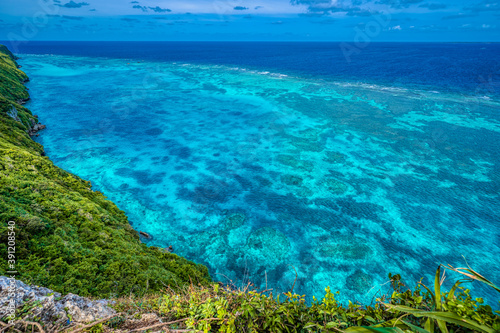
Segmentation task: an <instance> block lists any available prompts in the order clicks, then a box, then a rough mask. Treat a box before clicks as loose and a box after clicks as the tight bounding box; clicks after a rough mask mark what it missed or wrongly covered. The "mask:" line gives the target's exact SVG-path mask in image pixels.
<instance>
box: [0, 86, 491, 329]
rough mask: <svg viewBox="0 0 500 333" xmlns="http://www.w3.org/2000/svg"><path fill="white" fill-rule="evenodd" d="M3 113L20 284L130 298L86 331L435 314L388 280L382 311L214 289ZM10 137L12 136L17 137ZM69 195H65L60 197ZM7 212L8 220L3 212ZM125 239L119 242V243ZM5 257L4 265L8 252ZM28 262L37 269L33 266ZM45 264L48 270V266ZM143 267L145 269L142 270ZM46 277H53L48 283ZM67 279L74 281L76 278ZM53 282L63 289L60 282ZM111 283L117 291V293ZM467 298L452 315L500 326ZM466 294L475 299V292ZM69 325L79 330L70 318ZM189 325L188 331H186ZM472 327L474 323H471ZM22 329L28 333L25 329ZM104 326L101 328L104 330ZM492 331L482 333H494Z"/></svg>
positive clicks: (25, 117) (308, 325)
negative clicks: (148, 241)
mask: <svg viewBox="0 0 500 333" xmlns="http://www.w3.org/2000/svg"><path fill="white" fill-rule="evenodd" d="M20 84H22V83H20ZM0 107H1V110H2V111H4V112H1V113H0V115H1V118H0V126H1V129H2V131H1V132H0V133H1V134H0V150H2V153H3V154H1V155H0V172H1V173H2V175H3V176H5V177H2V179H0V184H1V185H2V187H1V188H2V192H0V208H1V210H0V211H2V213H1V214H2V215H0V216H1V217H2V220H4V219H5V221H8V220H15V222H16V223H15V224H16V237H18V238H17V239H18V240H19V245H20V246H19V249H20V253H19V260H18V261H17V264H18V267H19V272H20V274H24V275H22V276H21V278H22V280H24V281H28V282H29V283H38V284H40V285H43V286H50V288H52V289H54V291H56V292H57V290H62V292H63V293H68V292H77V293H79V294H82V293H83V295H92V296H98V297H106V298H116V297H117V296H120V295H122V296H128V297H126V298H121V299H118V300H117V301H116V303H115V304H113V308H115V309H116V311H121V312H120V313H118V314H115V315H111V316H113V318H111V317H107V318H104V319H101V320H97V321H94V323H92V324H89V325H90V326H88V328H91V327H92V326H94V325H101V324H102V325H104V324H105V323H106V326H105V327H106V328H105V329H104V330H105V331H107V332H109V331H113V332H121V328H120V329H118V328H117V327H119V326H120V325H122V326H123V322H126V324H125V325H129V326H127V328H126V330H125V331H130V330H134V329H136V328H137V326H138V325H139V324H140V323H141V322H142V323H149V324H151V325H149V326H148V327H149V328H158V329H161V327H163V326H166V325H168V324H174V325H175V326H174V327H173V328H174V329H177V328H181V329H184V328H188V329H191V330H204V331H207V332H208V331H212V332H216V331H222V330H225V331H227V332H241V331H243V330H246V329H248V328H253V329H255V330H256V331H259V332H268V331H271V332H278V331H285V330H287V331H293V332H305V331H311V332H323V331H325V332H326V331H339V330H340V329H342V330H343V329H345V328H346V327H351V326H359V325H364V326H371V325H378V327H377V331H380V332H394V329H393V330H391V328H387V329H386V330H384V329H383V328H381V327H383V325H384V324H387V325H389V324H390V325H393V324H394V321H395V320H398V318H400V317H401V316H402V315H403V313H404V311H402V310H401V309H399V310H398V309H395V310H394V309H393V310H389V309H391V306H394V308H396V306H395V305H401V304H403V305H405V306H414V307H416V308H418V309H419V310H420V312H421V313H419V315H421V316H423V317H424V318H425V313H424V312H425V311H426V310H429V309H431V308H436V305H435V304H434V303H433V302H436V301H435V297H430V295H431V294H432V293H431V294H428V293H426V292H422V291H421V289H420V287H417V288H416V289H415V290H414V291H412V290H410V289H408V287H406V285H404V284H402V282H400V279H401V277H400V276H399V275H394V276H391V275H389V279H390V281H391V285H392V287H393V288H394V293H393V294H392V296H387V298H386V296H382V297H381V299H378V300H377V303H376V305H374V306H363V305H357V304H352V303H351V302H350V303H349V305H348V306H342V304H340V303H338V302H337V301H336V300H335V295H334V293H332V292H331V291H330V289H329V288H328V289H327V290H326V294H325V297H324V298H323V299H322V300H318V301H315V302H314V303H313V304H312V305H308V304H307V303H306V302H305V300H304V296H301V295H297V294H294V293H293V287H292V290H291V291H290V292H288V293H284V296H285V298H284V300H282V301H281V302H280V301H279V300H278V301H276V298H275V297H276V294H274V295H273V294H272V291H271V292H269V290H267V291H260V292H259V291H254V290H251V289H249V288H245V289H244V290H230V289H228V288H225V287H224V286H222V287H221V286H220V285H219V284H210V283H209V281H210V277H209V276H208V270H206V267H205V268H203V267H204V266H201V265H196V264H193V263H190V262H188V261H187V260H186V259H184V258H180V257H178V256H177V255H174V254H170V253H167V252H166V251H164V250H162V249H159V248H154V247H149V248H148V247H147V246H145V245H144V244H143V243H140V240H139V236H138V235H137V232H136V231H134V230H132V228H131V227H130V224H128V220H127V217H126V216H125V214H124V213H123V212H122V211H121V210H119V209H118V207H116V205H114V204H113V203H112V202H110V201H108V200H106V198H105V197H104V196H103V195H102V194H101V193H100V192H97V191H96V192H94V191H92V190H91V186H90V183H89V182H87V181H84V180H82V179H80V178H79V177H77V176H75V175H72V174H70V173H68V172H66V171H64V170H62V169H60V168H58V167H57V166H54V165H53V163H52V162H51V161H50V160H49V158H48V157H46V156H43V155H44V153H43V146H41V145H39V144H37V143H36V142H34V141H33V140H31V138H29V135H28V132H29V128H31V127H30V125H32V121H31V120H30V119H32V118H34V116H33V115H32V113H31V112H30V111H29V110H28V109H26V108H24V107H22V106H21V105H19V104H18V103H16V102H15V101H12V100H9V99H6V98H0ZM11 107H14V108H15V110H16V112H17V114H18V118H19V120H17V119H16V117H12V116H10V115H9V110H11ZM33 121H35V119H33ZM12 129H13V132H14V133H13V134H12V135H10V132H9V131H10V130H12ZM58 192H60V193H58ZM61 193H62V194H63V195H62V196H60V195H58V194H61ZM5 210H6V211H7V214H5V213H3V211H5ZM21 211H22V214H20V213H19V212H21ZM16 214H17V215H16ZM4 229H5V228H4ZM19 229H20V230H19ZM3 231H5V230H3ZM17 232H19V234H17ZM4 235H5V232H4V233H2V236H3V237H5V236H4ZM118 239H119V240H121V242H117V240H118ZM26 240H27V241H26ZM75 240H76V241H77V242H76V243H77V244H75ZM71 242H73V243H71ZM113 247H118V248H113ZM28 250H29V251H28ZM113 250H117V251H114V252H113ZM21 251H23V252H21ZM38 251H39V252H38ZM1 252H2V260H4V258H5V257H6V256H5V255H3V254H4V252H5V248H2V251H1ZM131 252H132V253H131ZM28 254H29V258H28V259H29V260H26V258H25V257H26V256H27V255H28ZM86 254H91V256H90V258H88V257H85V255H86ZM37 255H38V256H37ZM75 259H76V260H75ZM30 261H34V263H31V262H30ZM65 261H66V262H65ZM45 262H48V264H45V265H44V263H45ZM2 264H5V263H4V262H2ZM135 264H138V265H140V267H139V269H137V267H135ZM106 265H111V266H112V267H111V269H106V268H109V267H105V266H106ZM36 266H41V267H36ZM143 268H146V269H147V270H149V271H147V272H146V273H148V274H149V275H148V274H144V273H145V272H144V271H143ZM35 269H37V270H35ZM96 269H97V271H96ZM44 270H45V271H47V270H48V272H49V273H47V274H45V275H44V273H45V272H44ZM75 270H76V272H75ZM156 270H158V271H156ZM62 273H69V276H67V275H68V274H62ZM75 273H76V274H75ZM168 273H170V274H172V275H176V274H177V275H178V276H177V277H175V276H172V275H170V276H169V278H170V279H167V281H165V274H168ZM190 273H192V274H190ZM439 273H440V271H439V269H438V271H437V274H436V276H437V278H436V281H437V282H440V281H439V276H440V274H439ZM92 274H94V275H92ZM54 276H55V277H56V278H57V279H58V280H54V279H53V278H54ZM193 276H194V279H192V277H193ZM107 279H108V280H107ZM203 279H204V280H203ZM193 280H194V281H193ZM68 281H69V283H68ZM110 281H111V282H112V283H113V282H114V283H115V284H114V285H113V284H111V285H110V284H109V283H108V282H110ZM142 282H145V285H143V284H141V283H142ZM117 284H119V285H117ZM198 284H201V285H202V286H201V287H200V286H199V285H198ZM203 284H204V285H205V286H203ZM294 284H295V282H294ZM438 285H439V283H438V284H436V288H439V287H438ZM135 286H138V287H139V288H134V287H135ZM166 286H168V288H167V287H166ZM22 287H23V288H25V287H24V286H22ZM113 287H115V289H114V290H113ZM118 287H120V288H121V289H119V288H118ZM127 287H129V288H128V289H127ZM92 288H93V289H92ZM175 289H176V290H175ZM78 290H79V291H82V292H78ZM436 290H439V289H436ZM148 292H151V293H159V292H161V294H160V295H159V296H158V295H156V296H154V295H153V296H151V295H147V293H148ZM439 293H440V292H439ZM463 293H464V291H463V290H461V289H458V290H457V294H459V295H460V297H462V298H457V297H455V296H454V295H453V292H451V296H450V294H449V293H444V292H443V294H444V295H445V296H446V297H445V301H444V302H445V303H446V302H448V301H449V302H450V303H446V306H448V309H450V308H451V309H452V310H453V309H454V308H453V306H452V304H456V302H458V303H459V305H462V303H463V304H465V305H466V306H467V309H470V310H471V311H472V315H476V311H477V313H480V315H481V316H484V319H483V318H481V320H482V321H483V322H485V323H487V324H488V325H489V326H492V325H497V324H498V316H496V317H495V315H494V314H493V313H492V310H491V308H489V310H488V308H487V307H484V306H482V305H479V304H480V303H481V302H478V301H476V303H474V302H475V301H473V300H471V299H470V298H467V299H465V301H464V298H463V297H464V294H463ZM49 294H51V293H47V297H49V298H50V297H52V298H54V296H55V295H49ZM436 294H438V291H436ZM388 295H390V294H388ZM465 295H468V292H467V291H466V292H465ZM447 300H448V301H447ZM383 302H387V303H383ZM478 303H479V304H478ZM35 304H36V303H35ZM93 306H99V305H93ZM403 310H404V309H403ZM438 310H440V308H438ZM446 313H447V314H449V313H450V312H446ZM21 315H24V313H21ZM467 315H468V314H467ZM472 315H471V316H472ZM136 316H137V318H138V319H136ZM114 317H118V318H119V319H117V322H118V323H117V322H115V321H113V320H111V319H114ZM460 318H462V317H460ZM463 318H467V319H469V318H468V317H463ZM35 319H36V317H35ZM68 319H69V320H70V321H71V318H70V317H68ZM96 319H97V318H96V317H93V318H86V319H82V321H92V320H96ZM133 320H139V321H140V322H133ZM408 320H409V324H407V322H402V323H401V324H399V327H401V328H404V329H410V330H411V329H412V328H414V326H410V325H417V326H418V327H423V326H424V325H427V324H426V323H425V321H424V320H422V319H419V318H416V317H409V319H408ZM429 321H430V320H429ZM181 322H182V323H183V324H182V325H183V326H182V327H179V326H180V325H178V323H181ZM471 322H472V321H470V320H469V321H468V324H469V325H471V324H470V323H471ZM492 323H493V324H492ZM18 324H19V325H22V322H18ZM32 325H33V326H36V325H34V324H33V323H32ZM102 325H101V326H100V327H96V329H102ZM134 325H135V326H134ZM405 325H407V326H405ZM432 325H434V322H433V324H432ZM439 325H442V323H439ZM489 326H488V327H487V328H488V330H484V331H486V332H490V331H491V329H490V328H489ZM120 327H121V326H120ZM131 327H132V328H131ZM148 327H143V328H141V330H143V329H146V328H148ZM426 327H427V326H426ZM494 327H496V326H494ZM499 327H500V326H499ZM356 329H358V330H356ZM77 330H78V329H77ZM354 331H356V332H357V331H359V328H354ZM419 331H423V330H419ZM396 332H399V331H396Z"/></svg>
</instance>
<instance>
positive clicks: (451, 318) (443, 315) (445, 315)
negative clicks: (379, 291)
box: [384, 303, 496, 333]
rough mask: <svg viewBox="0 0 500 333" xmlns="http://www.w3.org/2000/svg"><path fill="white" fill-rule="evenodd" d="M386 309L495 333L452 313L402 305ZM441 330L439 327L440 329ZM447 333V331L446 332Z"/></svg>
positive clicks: (484, 326) (390, 305)
mask: <svg viewBox="0 0 500 333" xmlns="http://www.w3.org/2000/svg"><path fill="white" fill-rule="evenodd" d="M384 305H386V306H387V307H389V308H392V309H394V310H398V311H401V312H406V313H410V314H412V315H414V316H415V317H427V318H432V319H435V320H442V321H445V322H447V323H452V324H455V325H459V326H463V327H467V328H469V329H471V330H476V331H479V332H485V333H496V331H495V330H494V329H492V328H490V327H488V326H486V325H482V324H480V323H478V322H476V321H474V320H471V319H466V318H462V317H460V316H459V315H457V314H456V313H453V312H441V311H422V310H418V309H413V308H410V307H407V306H402V305H393V304H385V303H384ZM440 328H441V327H440ZM446 332H447V330H446Z"/></svg>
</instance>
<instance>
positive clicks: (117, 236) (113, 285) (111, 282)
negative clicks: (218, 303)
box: [0, 47, 210, 297]
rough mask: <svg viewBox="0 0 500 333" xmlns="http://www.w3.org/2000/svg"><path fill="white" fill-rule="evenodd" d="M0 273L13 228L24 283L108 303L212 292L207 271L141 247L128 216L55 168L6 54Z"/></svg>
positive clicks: (0, 123)
mask: <svg viewBox="0 0 500 333" xmlns="http://www.w3.org/2000/svg"><path fill="white" fill-rule="evenodd" d="M0 78H1V79H0V222H1V224H0V267H1V269H2V271H3V272H6V271H8V270H9V269H8V261H7V260H8V256H7V251H8V249H7V245H8V244H7V243H8V231H9V230H8V227H9V226H8V221H14V222H15V225H16V226H15V228H14V231H15V238H16V246H15V250H16V253H15V257H16V261H17V262H16V266H15V268H16V270H17V271H18V272H19V273H18V275H17V276H16V277H17V278H18V279H20V280H23V281H25V282H28V283H33V284H38V285H42V286H44V287H48V288H51V289H53V290H55V291H58V292H61V293H68V292H72V293H76V294H79V295H82V296H89V295H94V296H100V297H110V296H118V295H124V294H127V295H128V294H130V293H131V292H134V293H137V294H141V293H145V292H147V291H158V290H160V289H161V288H164V287H165V286H170V287H171V288H174V289H175V288H180V287H182V286H183V285H184V284H186V283H190V282H191V281H192V282H194V283H201V284H202V285H207V284H208V283H209V281H210V276H209V274H208V269H207V268H206V267H205V266H202V265H198V264H195V263H193V262H190V261H188V260H186V259H184V258H181V257H179V256H177V255H175V254H171V253H169V252H168V251H164V250H163V249H160V248H156V247H148V246H146V245H145V244H143V243H141V242H140V240H139V236H138V235H137V232H135V231H134V230H133V229H132V227H131V226H130V224H129V223H128V220H127V217H126V216H125V214H124V213H123V212H122V211H121V210H119V209H118V208H117V207H116V205H114V204H113V203H112V202H110V201H108V200H106V197H105V196H104V195H103V194H102V193H100V192H98V191H92V190H91V185H90V182H87V181H84V180H82V179H80V178H79V177H77V176H75V175H72V174H70V173H68V172H66V171H64V170H61V169H60V168H58V167H57V166H55V165H54V164H53V163H52V162H51V161H50V160H49V158H48V157H46V156H43V155H44V153H43V147H42V146H41V145H39V144H38V143H36V142H34V141H33V140H31V138H30V137H29V135H28V131H29V130H30V129H31V128H32V127H33V125H34V124H35V123H37V122H38V121H37V119H36V118H35V117H34V116H33V115H32V114H31V112H30V111H29V110H28V109H26V108H24V107H23V106H21V105H19V104H18V103H17V101H19V100H23V99H26V98H28V96H27V94H26V88H25V87H24V85H23V82H24V81H25V80H26V79H27V77H26V75H25V74H24V73H23V72H21V71H20V70H18V69H17V64H16V62H15V59H14V58H13V57H12V55H11V54H9V53H7V52H5V48H4V47H3V48H0Z"/></svg>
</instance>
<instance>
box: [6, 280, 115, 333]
mask: <svg viewBox="0 0 500 333" xmlns="http://www.w3.org/2000/svg"><path fill="white" fill-rule="evenodd" d="M109 302H110V301H108V300H90V299H88V298H85V297H80V296H78V295H74V294H67V295H65V296H62V295H61V294H60V293H58V292H54V291H53V290H50V289H48V288H43V287H37V286H29V285H27V284H25V283H23V282H21V281H19V280H15V279H11V278H8V277H5V276H0V318H2V319H8V320H9V322H11V323H12V322H15V321H20V320H22V321H37V322H40V323H42V324H43V326H44V327H45V328H46V330H48V331H49V332H51V331H55V330H57V329H58V328H61V327H64V326H69V325H72V324H79V323H81V324H85V323H89V322H93V321H96V320H99V319H102V318H106V317H109V316H111V315H113V314H115V313H116V311H115V310H113V309H111V308H110V307H109V306H108V304H109ZM12 314H13V316H11V315H12ZM17 325H19V326H22V325H23V324H22V323H21V322H19V323H18V324H17Z"/></svg>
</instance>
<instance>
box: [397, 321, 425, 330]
mask: <svg viewBox="0 0 500 333" xmlns="http://www.w3.org/2000/svg"><path fill="white" fill-rule="evenodd" d="M401 321H402V322H403V323H404V324H405V325H406V326H408V327H409V328H410V329H412V330H413V331H415V332H419V333H431V332H429V331H428V330H426V329H423V328H421V327H418V326H415V325H413V324H410V323H409V322H406V321H404V320H401Z"/></svg>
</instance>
